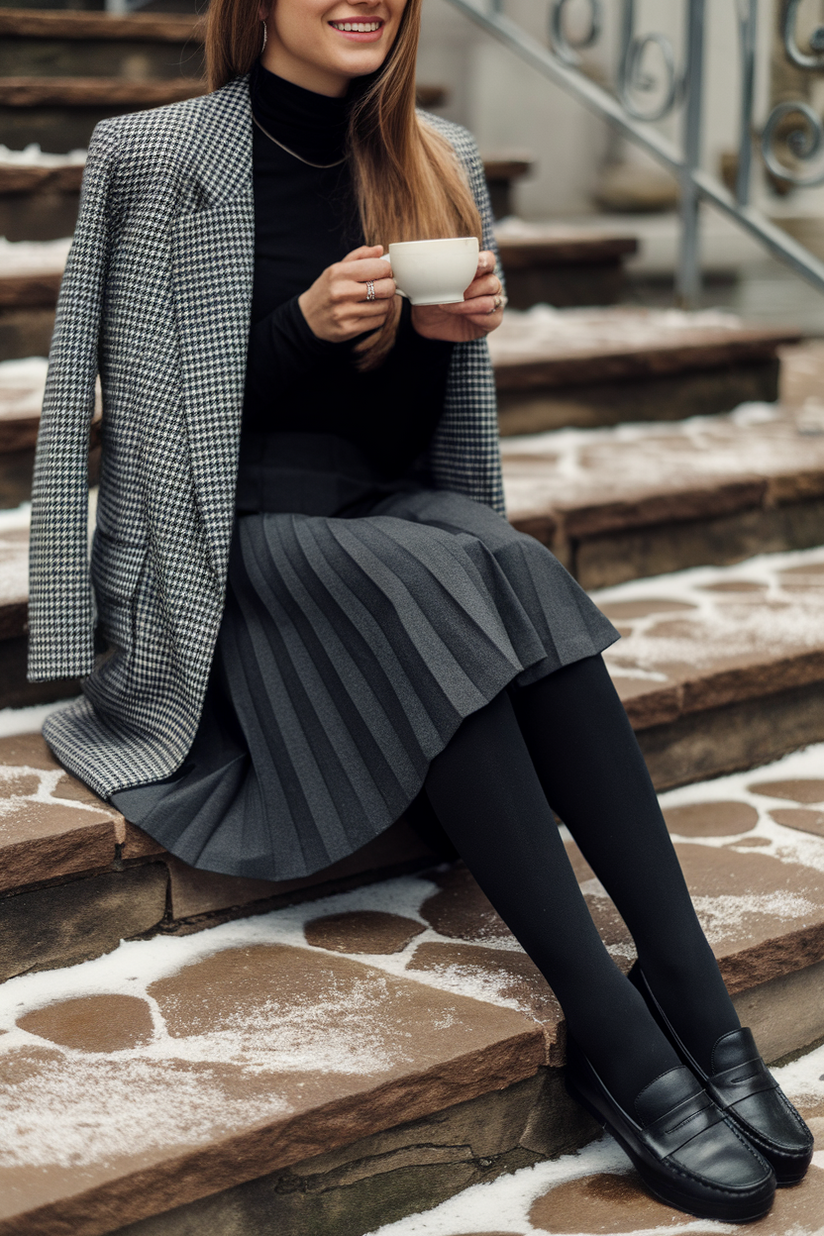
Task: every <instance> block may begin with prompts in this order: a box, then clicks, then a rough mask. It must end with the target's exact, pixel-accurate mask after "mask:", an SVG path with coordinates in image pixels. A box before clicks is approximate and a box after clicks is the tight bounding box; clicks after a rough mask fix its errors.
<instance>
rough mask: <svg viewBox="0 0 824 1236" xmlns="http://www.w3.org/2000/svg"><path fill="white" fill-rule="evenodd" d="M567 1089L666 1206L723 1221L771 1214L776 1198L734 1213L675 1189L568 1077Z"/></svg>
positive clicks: (731, 1221)
mask: <svg viewBox="0 0 824 1236" xmlns="http://www.w3.org/2000/svg"><path fill="white" fill-rule="evenodd" d="M566 1088H567V1091H568V1093H569V1094H570V1095H571V1096H572V1098H573V1099H575V1101H576V1103H580V1104H581V1107H583V1108H584V1109H585V1111H587V1112H589V1114H590V1116H592V1118H593V1120H594V1121H595V1122H596V1123H597V1124H599V1125H600V1126H601V1128H602V1129H605V1130H606V1132H607V1133H609V1135H610V1137H614V1138H615V1140H616V1142H617V1143H618V1145H619V1146H620V1147H621V1149H622V1150H623V1152H624V1154H625V1155H626V1156H627V1158H628V1159H629V1160H630V1162H631V1163H632V1165H633V1167H634V1168H635V1170H636V1171H637V1173H638V1175H639V1176H640V1177H641V1179H642V1180H643V1182H644V1184H645V1185H646V1187H647V1189H648V1190H649V1192H650V1193H651V1194H652V1195H653V1197H655V1198H656V1199H657V1201H659V1202H663V1203H664V1204H665V1205H667V1206H674V1207H675V1209H676V1210H681V1211H683V1212H684V1213H685V1214H688V1215H694V1216H695V1217H696V1218H697V1219H715V1220H716V1221H717V1222H720V1223H752V1221H753V1220H754V1219H762V1218H763V1217H764V1215H766V1214H769V1211H770V1209H771V1208H772V1204H773V1199H772V1198H770V1199H769V1201H768V1202H766V1203H764V1202H757V1203H753V1208H752V1209H751V1210H747V1211H746V1212H743V1211H742V1209H741V1206H742V1205H743V1204H744V1203H740V1204H739V1205H737V1206H735V1213H731V1212H730V1211H729V1210H726V1209H725V1207H724V1204H723V1203H721V1202H719V1204H718V1205H717V1206H714V1205H710V1204H709V1203H706V1204H704V1203H702V1202H701V1201H700V1200H699V1199H694V1198H692V1197H689V1196H687V1195H685V1194H682V1193H681V1192H680V1191H679V1190H678V1189H676V1188H675V1187H674V1186H673V1185H672V1183H671V1182H670V1181H669V1180H666V1179H664V1180H663V1181H662V1180H661V1179H660V1177H659V1176H658V1175H657V1174H656V1173H655V1172H654V1171H653V1170H652V1169H651V1168H650V1166H649V1164H648V1163H644V1161H643V1160H641V1159H639V1157H638V1156H637V1155H636V1154H635V1151H634V1150H633V1149H632V1147H631V1146H630V1145H629V1144H628V1143H627V1142H626V1140H625V1139H624V1137H623V1136H622V1135H621V1133H620V1131H619V1130H618V1129H616V1128H615V1127H614V1126H613V1125H612V1124H611V1123H610V1121H609V1120H608V1119H607V1117H606V1116H603V1115H602V1114H601V1112H599V1111H598V1110H597V1108H596V1107H595V1106H594V1105H593V1104H591V1103H590V1102H589V1100H588V1099H587V1098H586V1096H585V1095H584V1094H582V1092H581V1091H580V1090H579V1089H578V1087H577V1086H576V1085H575V1083H574V1082H572V1081H570V1079H569V1078H567V1082H566Z"/></svg>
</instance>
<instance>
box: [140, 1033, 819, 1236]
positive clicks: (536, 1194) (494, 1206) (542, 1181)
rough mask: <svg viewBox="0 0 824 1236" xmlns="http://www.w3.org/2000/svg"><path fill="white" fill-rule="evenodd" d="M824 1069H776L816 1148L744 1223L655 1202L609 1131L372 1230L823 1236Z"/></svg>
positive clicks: (453, 1234)
mask: <svg viewBox="0 0 824 1236" xmlns="http://www.w3.org/2000/svg"><path fill="white" fill-rule="evenodd" d="M822 1070H824V1048H819V1049H818V1050H816V1051H813V1052H811V1053H809V1054H808V1055H806V1056H804V1057H803V1058H802V1059H800V1060H797V1061H796V1062H795V1063H793V1064H790V1065H787V1066H785V1067H784V1068H782V1069H779V1070H775V1072H776V1076H777V1077H778V1079H779V1081H780V1083H781V1085H782V1086H783V1088H784V1089H785V1090H786V1092H787V1093H788V1094H790V1095H791V1097H792V1099H793V1101H794V1102H795V1103H796V1105H797V1106H798V1107H799V1109H800V1110H801V1111H802V1113H803V1114H804V1115H805V1117H806V1119H807V1120H808V1121H809V1122H810V1125H811V1127H812V1129H813V1132H814V1133H815V1135H816V1151H815V1154H814V1157H813V1165H812V1167H811V1169H810V1171H809V1173H808V1175H807V1177H806V1178H805V1179H804V1181H803V1182H802V1183H801V1184H800V1185H798V1186H796V1187H794V1188H792V1189H779V1190H778V1192H777V1194H776V1198H775V1203H774V1205H773V1207H772V1210H771V1211H770V1213H769V1214H768V1215H766V1216H765V1217H764V1218H763V1219H760V1220H758V1222H756V1223H752V1224H748V1225H747V1226H746V1227H741V1226H740V1225H736V1224H726V1223H715V1222H710V1221H708V1220H700V1219H693V1218H691V1217H690V1216H689V1215H685V1214H682V1213H681V1212H679V1211H674V1210H671V1209H670V1208H669V1207H667V1206H666V1205H664V1204H663V1203H659V1202H656V1201H654V1200H653V1199H652V1198H651V1197H650V1196H649V1194H648V1193H647V1192H646V1191H645V1190H644V1189H643V1187H642V1186H641V1184H640V1181H639V1179H638V1177H637V1176H636V1174H635V1173H634V1172H633V1171H631V1170H630V1168H629V1165H628V1163H627V1160H626V1158H625V1157H624V1155H623V1154H622V1152H621V1151H620V1150H619V1148H618V1147H617V1145H616V1144H615V1142H614V1141H613V1140H612V1139H611V1138H609V1137H604V1138H602V1139H601V1140H600V1141H598V1142H594V1143H592V1144H591V1145H589V1146H587V1147H586V1148H585V1149H583V1150H581V1151H580V1152H579V1153H577V1154H574V1155H565V1156H563V1157H562V1158H559V1159H556V1160H554V1161H553V1162H549V1163H540V1164H537V1165H535V1166H534V1167H531V1168H529V1169H525V1170H521V1171H517V1172H515V1173H514V1174H513V1175H508V1176H502V1177H500V1178H499V1179H498V1180H496V1181H494V1182H492V1183H491V1184H488V1185H484V1186H483V1187H479V1186H476V1187H472V1188H469V1189H466V1190H464V1191H462V1192H461V1193H459V1194H458V1195H457V1196H455V1197H453V1198H451V1199H450V1200H448V1201H445V1202H443V1203H442V1204H441V1205H439V1206H437V1207H436V1208H435V1209H428V1210H425V1211H424V1212H422V1213H419V1214H414V1215H409V1217H408V1218H405V1219H400V1220H398V1221H397V1222H390V1223H388V1224H385V1225H380V1226H379V1227H377V1228H375V1229H373V1231H372V1232H370V1233H369V1236H417V1234H418V1233H421V1232H426V1233H427V1236H543V1233H552V1234H553V1236H606V1234H609V1236H614V1234H617V1233H623V1234H625V1236H665V1234H667V1236H669V1234H670V1233H671V1234H672V1236H680V1233H684V1236H734V1234H735V1233H740V1232H742V1231H747V1232H749V1231H752V1232H753V1233H755V1234H756V1236H821V1233H822V1231H824V1119H822V1116H824V1085H822V1079H824V1073H823V1072H822ZM135 1236H138V1233H135ZM140 1236H144V1234H143V1233H141V1234H140ZM145 1236H150V1233H148V1232H147V1233H145ZM174 1236H177V1233H176V1232H175V1233H174ZM248 1236H258V1229H257V1228H254V1227H252V1228H250V1229H249V1230H248Z"/></svg>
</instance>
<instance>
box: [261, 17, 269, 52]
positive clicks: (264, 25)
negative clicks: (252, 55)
mask: <svg viewBox="0 0 824 1236" xmlns="http://www.w3.org/2000/svg"><path fill="white" fill-rule="evenodd" d="M267 33H268V32H267V30H266V22H264V23H263V44H262V46H261V49H260V54H261V56H262V55H263V52H264V48H265V47H266V37H267Z"/></svg>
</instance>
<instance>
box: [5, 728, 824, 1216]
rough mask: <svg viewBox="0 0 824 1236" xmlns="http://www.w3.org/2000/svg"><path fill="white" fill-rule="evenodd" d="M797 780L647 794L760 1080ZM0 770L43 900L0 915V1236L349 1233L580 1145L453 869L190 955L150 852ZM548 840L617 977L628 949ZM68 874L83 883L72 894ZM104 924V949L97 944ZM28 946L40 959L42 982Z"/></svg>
mask: <svg viewBox="0 0 824 1236" xmlns="http://www.w3.org/2000/svg"><path fill="white" fill-rule="evenodd" d="M822 767H824V747H821V746H820V747H817V748H810V749H808V750H807V751H805V752H799V753H796V754H794V755H792V756H790V757H789V758H788V759H786V760H783V761H781V762H780V763H779V764H777V765H774V766H771V767H765V768H759V769H758V770H756V771H754V772H751V773H748V774H744V775H742V774H738V775H736V776H734V777H729V778H726V779H723V780H720V781H714V782H711V783H709V784H705V785H693V786H690V787H688V788H686V789H682V790H677V791H674V792H672V793H670V794H667V795H665V796H664V797H663V799H662V806H663V808H664V813H665V818H666V819H667V824H668V826H669V828H670V831H671V832H672V834H673V838H674V841H675V843H676V848H677V850H678V852H679V857H680V859H681V862H682V864H683V867H684V871H685V874H686V877H687V881H688V884H689V887H690V891H691V893H692V896H693V898H694V901H695V904H696V908H697V911H698V914H699V917H700V919H701V921H702V924H703V926H704V928H705V930H706V931H707V933H708V937H709V939H710V942H711V944H712V947H713V949H714V951H715V954H716V956H717V957H718V960H719V964H720V966H721V970H722V973H723V975H724V977H725V980H726V982H727V984H728V986H729V988H730V991H731V993H732V995H733V999H734V1001H735V1003H736V1005H737V1007H738V1010H739V1013H740V1015H741V1017H742V1020H743V1021H744V1023H745V1024H749V1025H751V1026H752V1027H753V1030H754V1032H755V1034H756V1036H757V1038H758V1040H759V1044H760V1046H761V1048H762V1051H763V1052H764V1054H765V1056H766V1057H767V1059H769V1060H771V1061H773V1060H777V1059H780V1058H782V1057H784V1056H786V1055H787V1054H788V1053H792V1052H798V1051H800V1050H802V1049H804V1048H806V1047H808V1046H809V1044H811V1043H814V1042H815V1041H816V1040H820V1038H821V1036H822V1034H824V1006H823V1005H822V1003H821V1000H820V990H821V981H822V976H823V975H824V780H822V776H821V772H822ZM0 772H2V774H3V776H2V780H3V782H4V783H5V785H6V787H8V788H7V801H8V805H9V807H10V808H11V810H8V809H7V810H6V812H5V813H4V818H5V819H8V820H9V824H8V826H7V827H6V828H5V829H4V834H3V839H2V842H0V844H2V846H3V848H4V850H5V851H6V852H8V853H9V856H10V858H11V864H10V868H9V869H10V870H12V871H16V873H17V876H18V878H19V876H20V874H21V873H22V874H23V875H24V876H25V878H28V879H29V880H32V878H33V877H36V876H37V874H38V871H39V870H40V871H43V872H47V873H48V876H49V879H50V883H48V884H43V883H42V882H41V883H40V884H39V885H38V884H37V883H36V882H34V883H29V884H27V885H23V886H19V887H16V888H7V889H6V892H5V894H4V895H0V918H2V920H3V925H4V930H3V932H2V933H0V941H2V943H0V949H2V950H3V955H4V956H6V957H17V956H18V955H20V956H22V957H23V961H22V962H21V961H18V962H17V967H18V977H16V978H11V979H10V980H9V981H8V983H7V985H6V986H5V988H4V994H5V995H6V996H7V999H6V1000H5V1001H4V1002H3V1006H2V1011H0V1031H5V1033H3V1034H0V1056H2V1058H3V1067H2V1069H0V1078H2V1081H0V1107H2V1108H3V1109H4V1111H5V1112H8V1113H9V1114H12V1113H19V1112H20V1111H21V1110H25V1112H26V1119H25V1121H20V1120H19V1118H16V1119H15V1120H13V1121H12V1122H11V1123H12V1125H13V1126H14V1127H15V1133H14V1135H13V1136H12V1137H11V1138H9V1139H7V1140H6V1154H5V1157H4V1166H3V1167H2V1168H0V1174H1V1175H2V1180H3V1185H4V1187H3V1188H2V1190H0V1199H2V1200H0V1233H9V1234H11V1233H17V1232H22V1231H27V1232H28V1231H31V1232H35V1231H37V1232H43V1233H45V1232H52V1231H64V1230H65V1231H71V1232H72V1233H74V1234H76V1236H102V1234H104V1233H111V1232H114V1231H119V1232H121V1236H126V1233H127V1232H128V1236H168V1233H169V1232H182V1231H194V1230H204V1231H215V1232H219V1231H224V1230H229V1228H228V1226H227V1225H228V1224H229V1223H230V1221H231V1224H232V1225H233V1226H232V1230H235V1229H237V1230H242V1231H243V1232H244V1236H258V1234H259V1236H264V1233H269V1232H271V1231H272V1230H275V1229H276V1230H277V1231H278V1233H279V1236H305V1233H306V1232H307V1231H335V1232H336V1233H338V1232H339V1233H342V1234H343V1236H358V1234H360V1233H362V1232H364V1231H367V1230H373V1229H374V1228H376V1227H378V1226H380V1225H381V1224H384V1223H387V1222H390V1221H392V1220H394V1219H397V1218H400V1217H402V1216H403V1215H406V1214H410V1213H413V1212H416V1211H420V1210H422V1209H425V1208H427V1207H430V1206H432V1205H434V1204H437V1203H438V1202H441V1201H443V1200H444V1199H445V1198H447V1197H449V1196H452V1195H454V1194H456V1193H458V1192H459V1191H460V1190H462V1189H464V1188H466V1187H467V1186H469V1185H471V1184H473V1183H476V1182H486V1183H488V1182H490V1181H491V1180H493V1179H494V1178H495V1177H497V1176H499V1175H501V1174H503V1173H507V1172H512V1171H513V1170H517V1169H518V1168H521V1167H525V1166H528V1165H530V1164H535V1163H540V1162H542V1161H545V1160H547V1159H551V1158H555V1157H556V1156H557V1155H558V1154H560V1153H564V1152H568V1151H570V1150H572V1149H574V1148H575V1147H577V1146H581V1145H583V1144H585V1143H586V1142H588V1141H589V1140H591V1138H592V1136H593V1135H594V1134H595V1133H596V1132H597V1130H596V1128H595V1126H593V1125H592V1124H591V1122H590V1121H589V1120H588V1119H587V1118H586V1117H585V1116H584V1115H583V1113H581V1112H580V1110H579V1109H577V1108H576V1107H575V1106H574V1105H573V1104H572V1103H571V1102H570V1101H569V1100H568V1099H567V1097H566V1095H565V1093H564V1090H563V1083H562V1073H561V1071H560V1066H561V1065H562V1064H563V1059H564V1042H565V1027H564V1022H563V1018H562V1015H561V1012H560V1009H559V1007H558V1004H557V1002H556V1000H555V998H554V996H553V994H552V992H551V990H550V988H549V987H548V986H547V984H546V982H545V981H544V980H543V978H542V977H541V975H540V974H539V973H538V971H537V969H536V968H535V967H534V965H533V964H532V963H531V962H530V961H529V959H528V958H527V957H526V956H525V955H524V954H523V953H522V951H521V950H520V949H519V947H518V945H517V943H516V942H515V940H514V939H513V938H512V936H511V934H510V933H509V931H508V930H507V928H506V927H505V925H504V924H503V922H502V921H501V920H500V919H499V918H498V916H497V915H496V914H495V912H494V910H493V909H492V907H491V906H490V904H489V903H488V902H487V901H486V899H485V898H484V896H483V895H482V893H481V892H480V889H479V888H478V887H477V885H476V884H475V883H474V881H473V880H472V878H471V877H470V876H469V873H468V872H467V871H466V870H465V868H463V867H462V865H461V864H457V865H450V866H444V865H439V866H437V867H434V868H430V869H428V870H427V869H423V870H420V871H418V872H416V873H411V874H407V875H406V876H402V877H397V876H396V877H394V878H392V879H389V880H381V881H378V882H374V883H372V884H370V885H368V886H364V887H360V888H356V889H349V890H348V891H345V892H339V891H336V892H334V895H331V896H329V895H324V894H328V893H329V892H330V891H331V890H330V886H329V885H328V884H327V885H326V887H325V888H324V887H321V888H317V887H316V888H315V889H314V890H310V892H309V893H305V896H308V897H310V898H311V899H309V900H303V901H302V902H300V903H297V904H292V905H287V906H283V907H282V908H281V909H279V910H276V911H273V912H270V913H266V914H260V913H259V911H260V910H261V909H266V908H267V906H266V904H265V903H261V902H260V901H258V902H257V903H252V904H250V905H248V906H247V907H246V913H247V914H252V915H254V917H250V918H246V919H245V920H242V921H241V920H238V921H235V922H232V923H223V924H221V925H217V926H214V927H212V929H211V930H207V931H204V932H202V933H201V934H197V935H192V934H191V931H192V924H191V923H181V922H176V921H175V920H174V919H173V918H172V917H171V914H172V912H173V911H172V910H166V913H165V915H164V909H165V907H166V906H167V905H170V906H172V907H173V906H174V899H175V892H174V875H173V871H172V869H171V868H170V867H169V866H167V864H168V857H167V856H166V855H164V854H162V853H158V852H156V851H155V852H154V853H153V852H151V849H150V848H149V849H147V848H146V839H145V838H143V837H142V835H141V834H139V833H138V832H137V830H129V829H128V828H126V826H124V825H123V824H122V821H120V819H119V817H117V816H116V814H114V813H112V812H111V811H110V810H109V809H108V808H105V807H104V806H103V805H102V804H100V803H98V802H96V801H95V800H94V799H93V798H92V797H91V796H90V795H88V793H87V792H86V791H84V790H83V789H82V788H81V787H78V785H77V783H76V782H73V781H72V779H71V778H68V777H67V776H66V775H65V774H63V773H62V771H61V770H60V769H59V768H57V767H56V766H55V765H54V764H53V762H52V761H50V759H49V757H48V755H47V753H46V752H45V749H44V747H43V745H42V743H41V741H40V740H39V739H37V738H35V737H32V736H30V735H29V736H21V737H19V738H16V739H6V740H4V741H0ZM46 810H50V811H51V813H52V814H51V815H50V816H48V817H46V816H45V815H44V812H45V811H46ZM70 812H74V819H73V820H72V819H70V818H69V813H70ZM118 829H120V833H119V835H120V836H121V837H122V838H123V840H122V841H121V842H120V843H119V844H120V846H121V849H120V851H119V852H118V851H115V853H116V854H117V857H116V858H115V859H114V860H113V859H112V852H113V850H114V849H115V845H116V844H118V843H117V842H116V837H117V835H118ZM130 844H132V846H133V848H132V849H131V850H129V845H130ZM141 844H142V845H143V847H144V848H143V850H142V852H141V850H140V846H141ZM566 844H567V848H568V851H569V854H570V858H571V860H572V863H573V868H574V870H575V872H576V875H577V877H578V880H579V882H580V883H581V885H582V891H583V892H584V895H585V897H586V899H587V902H588V904H589V907H590V910H591V912H592V914H593V918H594V920H595V922H596V924H597V926H598V928H599V930H600V932H601V934H602V936H603V938H604V940H605V943H606V944H607V947H608V948H609V950H610V952H611V953H612V955H613V956H614V958H615V960H616V962H617V964H618V965H619V966H621V967H622V968H623V969H625V970H626V969H627V968H628V967H629V965H630V964H631V961H632V957H633V948H632V943H631V940H630V938H629V936H628V933H627V931H626V928H625V927H624V926H623V923H622V921H621V920H620V918H619V916H618V914H617V911H616V910H615V907H614V906H613V905H612V903H611V901H610V900H609V898H608V897H607V895H606V893H605V891H604V889H603V887H602V886H601V885H600V883H599V882H598V880H597V879H596V878H595V877H594V875H593V873H592V871H591V870H590V869H589V868H588V867H587V865H586V863H585V862H584V860H583V859H582V857H581V855H580V853H579V852H578V850H577V848H576V847H575V845H574V843H573V842H572V841H571V839H567V842H566ZM4 857H5V854H4ZM84 857H85V860H86V861H87V862H93V863H94V866H93V867H92V868H90V869H89V870H87V871H85V872H81V871H79V870H78V865H79V864H80V863H82V861H83V859H84ZM74 860H76V861H74ZM67 862H68V866H66V864H67ZM73 862H74V865H72V863H73ZM61 864H63V865H62V866H61ZM0 869H2V870H6V869H7V867H6V864H0ZM190 875H191V877H192V879H193V880H194V881H195V882H196V881H197V880H199V879H200V878H201V877H200V876H199V875H198V873H190ZM211 879H212V880H213V881H214V880H215V879H216V877H211ZM104 882H106V887H105V890H104V887H103V885H104ZM169 887H171V889H172V892H171V899H170V901H169V902H167V901H166V894H167V891H168V888H169ZM33 898H39V900H37V901H35V900H33ZM15 903H16V904H15ZM72 906H73V907H74V913H72ZM137 906H140V907H142V909H143V911H144V914H143V919H142V920H139V918H138V914H137ZM151 907H154V908H153V913H154V915H155V922H154V923H152V924H148V925H146V924H147V920H148V919H149V918H151V914H150V913H149V910H150V908H151ZM83 908H84V911H85V912H84V913H82V912H81V910H82V909H83ZM104 912H105V913H106V914H108V916H109V921H110V930H109V934H108V937H107V938H106V939H105V940H101V939H94V938H92V935H91V932H90V929H91V928H93V927H94V925H95V923H96V922H97V921H98V920H99V919H100V918H101V917H102V916H103V914H104ZM240 912H242V910H241V911H240ZM256 912H258V913H256ZM118 913H119V915H120V917H119V919H117V915H118ZM129 913H131V916H132V917H131V918H130V917H129ZM160 916H162V917H160ZM115 920H116V921H115ZM137 922H139V923H140V925H139V926H137V928H136V926H135V924H136V923H137ZM212 922H214V920H212ZM206 925H208V922H207V920H205V919H204V920H201V922H200V923H199V924H195V925H194V926H195V928H196V927H197V926H200V927H203V926H206ZM118 929H119V930H120V936H118V934H117V931H118ZM72 932H74V933H75V934H74V941H73V942H72V941H70V939H69V937H70V936H71V934H72ZM137 935H140V936H141V937H142V938H140V939H132V940H131V941H130V942H126V943H121V942H120V937H121V936H124V937H134V936H137ZM147 936H148V937H152V938H146V937H147ZM35 940H37V941H39V942H40V947H41V948H42V947H43V945H42V942H44V941H46V942H48V944H49V947H50V949H51V953H50V955H48V956H47V955H46V953H47V952H48V950H47V949H44V950H43V952H41V954H40V956H41V958H42V961H41V965H40V968H39V972H38V964H37V962H36V961H34V962H33V958H34V957H35V956H36V955H37V952H36V948H35V949H34V950H32V947H31V942H32V941H35ZM55 940H56V941H57V942H58V944H62V945H63V948H64V955H63V956H62V957H61V956H56V955H55V954H56V953H57V952H58V948H57V947H56V946H55V945H54V941H55ZM26 945H28V953H26ZM72 950H73V951H72ZM95 951H97V953H98V954H100V955H99V956H97V958H96V959H95V960H87V961H85V962H82V961H80V958H82V957H84V956H85V957H93V956H94V953H95ZM25 963H28V964H25ZM49 964H51V965H58V966H60V965H61V964H62V965H63V966H64V967H65V968H62V969H43V968H42V967H43V966H45V965H49ZM24 968H25V970H26V971H27V972H24V973H20V970H23V969H24ZM172 1095H173V1100H172V1097H171V1096H172ZM807 1108H809V1104H807ZM4 1123H5V1124H6V1125H7V1126H8V1124H9V1121H8V1117H7V1118H6V1121H4ZM793 1192H795V1191H793ZM133 1224H134V1225H137V1226H132V1225H133ZM648 1226H653V1227H657V1226H658V1225H657V1223H654V1222H652V1221H651V1223H650V1225H648ZM438 1230H448V1229H445V1228H444V1229H441V1228H438ZM538 1230H543V1225H542V1224H540V1223H539V1224H538ZM550 1230H551V1229H550ZM561 1230H563V1229H561ZM569 1230H572V1229H569ZM596 1230H597V1229H596ZM601 1230H605V1231H606V1230H612V1229H610V1228H608V1227H602V1228H601ZM626 1230H629V1229H626ZM770 1230H772V1229H770ZM776 1231H777V1229H776Z"/></svg>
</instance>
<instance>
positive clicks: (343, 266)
mask: <svg viewBox="0 0 824 1236" xmlns="http://www.w3.org/2000/svg"><path fill="white" fill-rule="evenodd" d="M332 270H333V271H334V272H335V274H336V275H337V276H338V278H343V279H354V280H355V281H356V282H357V283H365V282H366V280H367V279H374V280H375V281H376V282H377V280H378V279H391V278H392V267H391V266H390V264H389V258H360V259H358V260H356V261H352V262H350V261H348V260H347V259H346V258H344V260H343V261H342V262H339V263H338V264H337V266H333V267H332Z"/></svg>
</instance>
